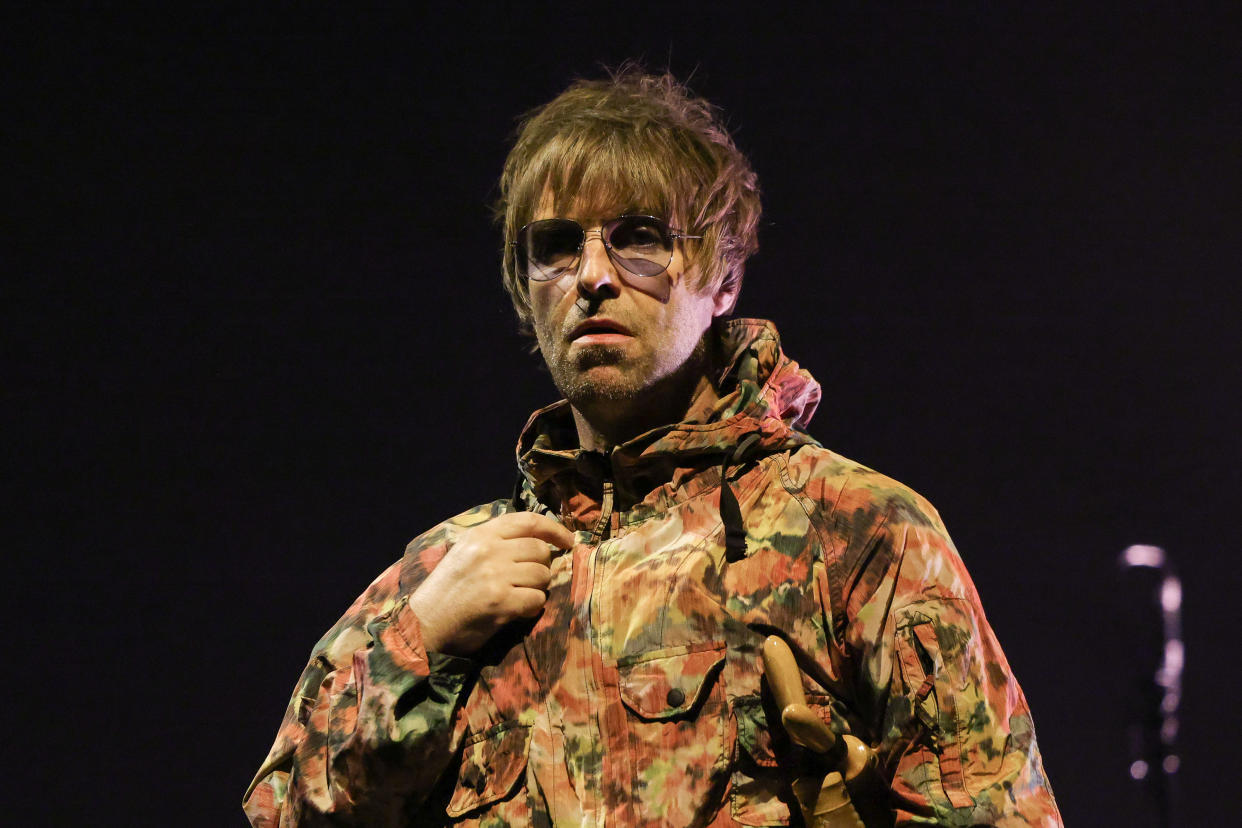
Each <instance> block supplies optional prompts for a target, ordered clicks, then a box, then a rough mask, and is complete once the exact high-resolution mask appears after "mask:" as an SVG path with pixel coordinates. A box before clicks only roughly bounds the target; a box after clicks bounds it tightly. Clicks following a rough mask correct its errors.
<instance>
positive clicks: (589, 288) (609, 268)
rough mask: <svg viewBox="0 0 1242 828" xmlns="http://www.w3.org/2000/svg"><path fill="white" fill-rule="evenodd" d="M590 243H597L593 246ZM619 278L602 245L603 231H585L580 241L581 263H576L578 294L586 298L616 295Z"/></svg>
mask: <svg viewBox="0 0 1242 828" xmlns="http://www.w3.org/2000/svg"><path fill="white" fill-rule="evenodd" d="M592 242H597V243H595V244H593V243H592ZM619 281H620V276H618V274H617V268H616V265H614V264H613V263H612V259H611V258H609V256H608V248H607V247H606V246H605V245H604V231H603V230H600V229H598V228H597V229H594V230H588V231H586V238H584V239H583V240H582V261H580V262H579V263H578V293H580V294H581V295H583V296H587V297H595V296H599V295H601V294H606V293H611V294H612V295H613V296H615V295H617V291H618V282H619Z"/></svg>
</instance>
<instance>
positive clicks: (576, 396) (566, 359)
mask: <svg viewBox="0 0 1242 828" xmlns="http://www.w3.org/2000/svg"><path fill="white" fill-rule="evenodd" d="M707 354H708V344H707V339H706V337H703V338H700V340H699V341H698V342H697V343H696V344H695V346H694V349H693V350H692V351H691V352H690V354H689V355H688V356H687V358H686V359H685V360H683V361H682V363H681V365H679V366H677V367H676V368H674V369H673V370H672V371H669V372H667V374H660V375H657V373H656V372H657V368H656V366H654V365H641V364H633V363H630V362H628V358H627V354H626V350H625V349H624V348H621V347H616V346H610V345H595V346H592V347H590V348H585V349H582V350H580V351H579V352H578V353H577V354H575V355H574V356H573V357H570V356H569V355H568V354H565V353H561V354H559V355H558V356H557V359H555V360H549V361H548V370H549V372H550V373H551V374H552V381H553V382H554V383H555V384H556V387H557V389H558V390H559V391H560V392H561V395H562V396H564V397H565V399H566V400H568V401H569V403H570V405H572V406H574V407H575V408H577V409H579V410H584V409H589V408H591V407H593V406H598V405H600V404H602V403H631V402H634V401H636V400H639V399H642V398H644V397H647V396H654V397H664V396H665V395H666V392H667V391H668V390H669V388H667V387H665V388H663V389H660V388H658V387H659V386H667V385H669V384H673V385H677V384H679V383H678V380H679V378H681V377H682V376H683V375H689V374H693V373H694V372H695V371H696V370H698V369H701V368H702V367H703V366H704V365H705V364H706V360H707ZM608 366H615V368H614V370H611V371H607V370H606V371H595V370H592V369H595V368H607V367H608ZM653 401H654V400H653ZM685 402H686V404H687V406H688V405H689V403H690V400H688V399H687V400H686V401H685Z"/></svg>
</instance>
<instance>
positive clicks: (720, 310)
mask: <svg viewBox="0 0 1242 828" xmlns="http://www.w3.org/2000/svg"><path fill="white" fill-rule="evenodd" d="M740 292H741V281H740V280H739V279H729V277H728V276H727V275H726V276H725V278H724V279H723V280H722V281H721V283H720V287H718V288H716V295H715V296H714V297H712V299H713V307H712V316H714V317H720V316H728V315H729V314H731V313H733V307H734V305H736V304H737V297H738V294H739V293H740Z"/></svg>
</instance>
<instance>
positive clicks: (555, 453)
mask: <svg viewBox="0 0 1242 828" xmlns="http://www.w3.org/2000/svg"><path fill="white" fill-rule="evenodd" d="M716 332H717V336H718V337H719V338H720V341H719V343H718V344H719V346H720V349H719V350H718V353H720V354H723V355H724V362H725V363H726V365H727V367H726V368H725V370H724V371H723V373H722V375H721V379H720V381H719V383H718V385H717V393H718V395H719V400H718V401H717V402H716V404H715V405H713V406H712V407H711V408H710V410H706V411H699V409H700V408H701V406H697V405H695V404H693V403H692V404H691V406H690V412H691V413H690V414H689V415H687V418H686V419H685V420H684V421H683V422H680V423H675V424H670V425H667V426H660V427H659V428H655V429H652V430H651V431H648V432H646V433H644V434H640V435H639V436H637V437H635V438H634V439H632V440H630V441H628V442H626V443H622V444H621V445H618V446H616V447H614V448H613V450H612V452H611V453H610V455H609V456H608V458H607V461H608V464H609V465H610V466H611V467H612V468H611V472H612V477H613V478H614V479H615V480H617V481H618V483H619V484H623V483H624V482H625V481H626V480H629V479H632V478H634V477H636V476H641V477H642V478H643V479H644V480H645V482H646V484H647V485H645V486H639V487H636V488H635V491H634V494H635V495H636V496H637V497H641V496H642V494H643V493H644V492H642V491H641V489H643V488H647V487H648V486H651V485H660V484H662V483H664V482H666V481H668V480H670V479H672V478H673V477H674V475H675V473H676V471H677V470H678V469H689V468H701V467H702V466H705V465H712V464H715V465H719V464H720V463H721V462H723V461H724V460H725V459H727V456H728V455H729V454H730V453H732V452H734V451H735V450H736V449H737V446H738V445H739V443H741V442H742V441H743V440H744V439H746V438H748V437H749V435H752V434H755V435H758V437H757V438H756V439H753V440H749V441H748V443H747V449H746V453H747V456H748V457H750V456H754V455H762V454H768V453H771V452H774V451H784V450H786V449H790V448H794V447H796V446H799V445H804V444H816V445H818V444H817V443H816V441H815V440H814V439H813V438H812V437H810V436H809V435H808V434H807V433H806V432H805V431H804V429H805V427H806V425H807V423H809V422H810V419H811V416H812V415H813V414H814V413H815V407H816V406H817V405H818V404H819V399H820V387H819V383H818V382H816V381H815V378H814V377H812V376H811V375H810V373H808V372H807V371H805V370H803V369H802V368H800V367H798V363H796V362H794V361H793V360H792V359H790V358H789V357H787V356H785V354H784V352H783V351H782V350H781V343H780V335H779V334H778V333H777V331H776V326H775V325H773V324H772V323H771V322H768V321H766V320H762V319H734V320H729V321H727V322H724V323H722V324H719V325H718V326H717V327H716ZM587 455H593V456H594V458H595V459H594V460H590V459H589V458H588V457H587ZM517 458H518V467H519V469H521V471H522V474H523V476H524V477H525V478H526V480H527V482H528V484H529V485H530V487H531V488H532V489H533V490H534V492H535V494H536V496H537V497H538V498H539V499H540V500H544V501H545V502H546V500H547V497H546V495H548V494H550V492H548V484H549V482H552V481H553V480H554V478H556V477H557V476H558V475H561V474H562V473H564V472H566V471H568V470H571V469H577V470H579V471H582V467H583V466H584V464H585V465H589V464H591V463H595V464H598V463H601V462H604V461H605V458H604V457H602V456H601V455H599V454H598V453H595V452H583V451H582V450H581V449H580V448H579V447H578V433H577V430H576V429H575V427H574V421H573V414H572V412H571V410H570V408H569V403H568V402H566V401H565V400H561V401H560V402H557V403H554V404H552V405H550V406H547V407H546V408H542V409H539V410H538V411H536V412H535V413H534V414H532V415H531V418H530V420H529V421H528V422H527V423H526V427H525V428H524V429H523V430H522V435H521V437H520V438H519V440H518V445H517Z"/></svg>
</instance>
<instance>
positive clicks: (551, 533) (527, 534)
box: [491, 512, 574, 549]
mask: <svg viewBox="0 0 1242 828" xmlns="http://www.w3.org/2000/svg"><path fill="white" fill-rule="evenodd" d="M491 524H492V525H493V526H494V528H495V531H496V533H497V535H498V536H499V537H502V538H538V539H539V540H542V541H547V542H548V543H550V544H552V545H553V546H555V547H556V548H557V549H568V548H569V547H571V546H573V545H574V533H573V532H571V531H569V530H568V529H566V528H565V527H564V526H562V525H561V524H560V523H559V522H557V520H556V519H555V518H552V517H549V516H548V515H538V514H535V513H534V512H509V513H508V514H505V515H501V516H500V517H498V518H495V519H494V520H492V521H491Z"/></svg>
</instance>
